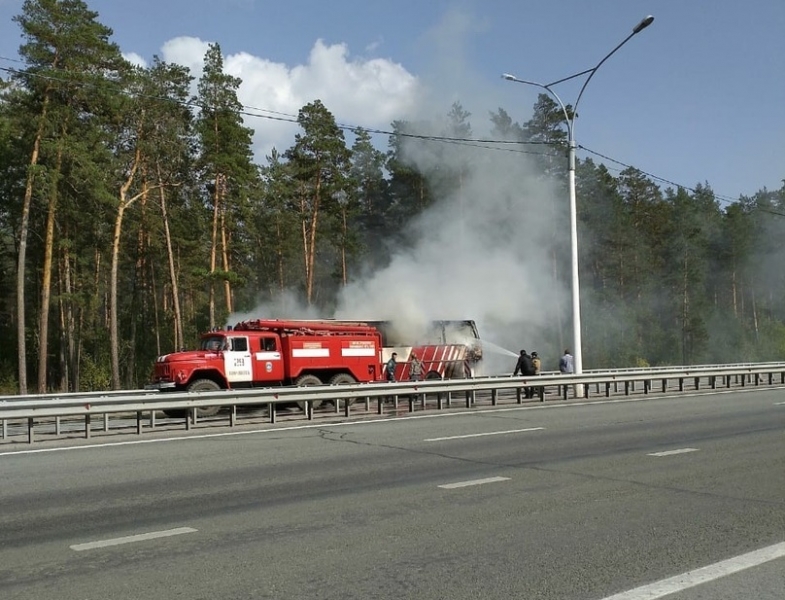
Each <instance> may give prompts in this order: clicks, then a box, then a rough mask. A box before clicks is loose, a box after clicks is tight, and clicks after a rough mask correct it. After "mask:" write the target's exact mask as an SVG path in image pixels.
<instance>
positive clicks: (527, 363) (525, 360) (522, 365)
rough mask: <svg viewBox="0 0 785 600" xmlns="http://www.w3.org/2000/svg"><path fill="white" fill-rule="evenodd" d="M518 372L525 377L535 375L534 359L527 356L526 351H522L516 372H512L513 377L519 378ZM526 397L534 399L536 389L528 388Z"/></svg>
mask: <svg viewBox="0 0 785 600" xmlns="http://www.w3.org/2000/svg"><path fill="white" fill-rule="evenodd" d="M518 372H520V374H521V375H523V376H524V377H529V376H532V375H534V363H533V362H532V357H531V356H529V355H528V354H527V352H526V350H521V354H520V356H518V362H517V363H515V370H514V371H513V372H512V376H513V377H515V376H517V375H518ZM525 395H526V397H527V398H534V388H533V387H531V386H529V387H526V388H525Z"/></svg>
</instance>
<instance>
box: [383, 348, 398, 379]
mask: <svg viewBox="0 0 785 600" xmlns="http://www.w3.org/2000/svg"><path fill="white" fill-rule="evenodd" d="M396 358H398V353H397V352H393V353H392V356H391V357H390V360H388V361H387V364H386V365H385V366H384V374H385V376H386V377H387V381H395V366H396V365H397V364H398V363H397V362H396V360H395V359H396Z"/></svg>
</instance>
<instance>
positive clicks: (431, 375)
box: [425, 371, 442, 381]
mask: <svg viewBox="0 0 785 600" xmlns="http://www.w3.org/2000/svg"><path fill="white" fill-rule="evenodd" d="M441 378H442V376H441V375H439V374H438V373H437V372H436V371H431V372H429V373H428V374H427V375H426V376H425V379H427V380H428V381H432V380H434V379H441Z"/></svg>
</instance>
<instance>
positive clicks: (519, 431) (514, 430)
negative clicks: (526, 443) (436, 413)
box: [423, 427, 545, 442]
mask: <svg viewBox="0 0 785 600" xmlns="http://www.w3.org/2000/svg"><path fill="white" fill-rule="evenodd" d="M543 429H545V427H527V428H526V429H510V430H508V431H490V432H488V433H469V434H466V435H451V436H449V437H437V438H429V439H427V440H423V441H424V442H443V441H445V440H465V439H467V438H476V437H486V436H489V435H507V434H508V433H525V432H527V431H542V430H543Z"/></svg>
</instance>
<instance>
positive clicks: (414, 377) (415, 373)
mask: <svg viewBox="0 0 785 600" xmlns="http://www.w3.org/2000/svg"><path fill="white" fill-rule="evenodd" d="M409 379H410V380H411V381H421V380H422V361H421V360H420V359H419V358H417V355H416V354H415V353H414V352H412V356H411V358H410V359H409Z"/></svg>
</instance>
